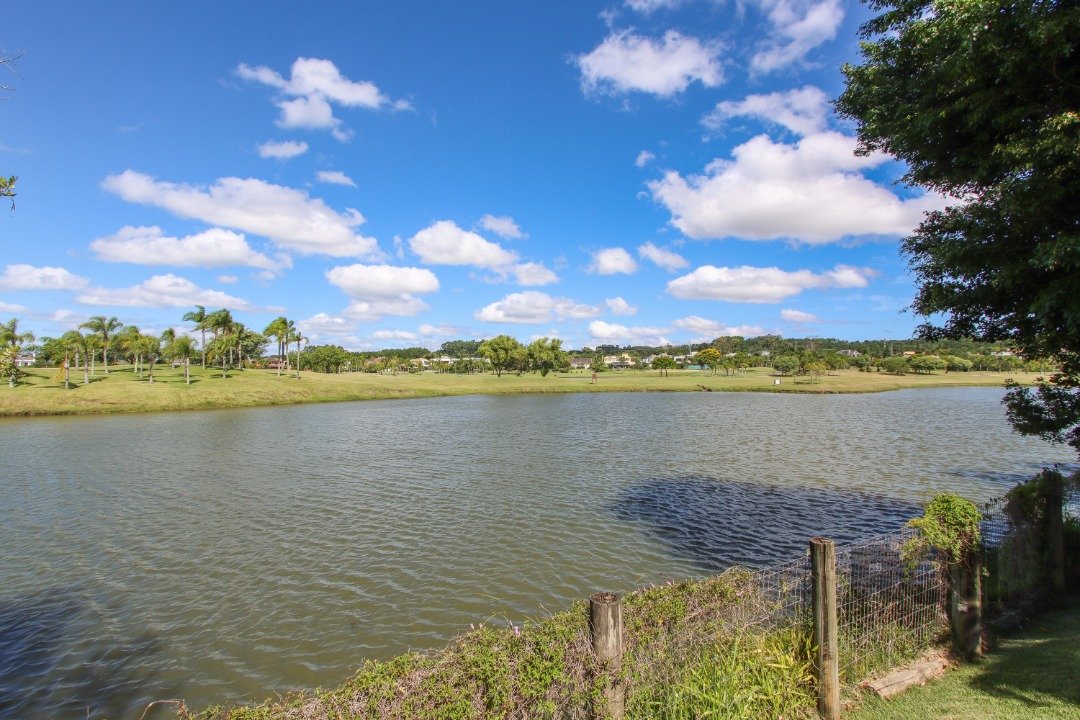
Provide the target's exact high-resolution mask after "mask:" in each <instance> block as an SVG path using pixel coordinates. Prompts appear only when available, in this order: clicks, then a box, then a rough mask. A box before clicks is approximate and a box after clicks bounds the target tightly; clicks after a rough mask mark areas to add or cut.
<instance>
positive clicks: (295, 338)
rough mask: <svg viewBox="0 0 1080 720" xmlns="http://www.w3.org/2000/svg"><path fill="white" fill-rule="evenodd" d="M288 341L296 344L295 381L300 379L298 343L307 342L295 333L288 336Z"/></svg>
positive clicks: (301, 335)
mask: <svg viewBox="0 0 1080 720" xmlns="http://www.w3.org/2000/svg"><path fill="white" fill-rule="evenodd" d="M289 339H290V340H292V341H293V342H295V343H296V379H297V380H299V379H300V343H303V342H307V340H308V339H307V338H306V337H304V336H303V334H302V333H300V332H298V331H295V332H293V334H292V335H290V336H289Z"/></svg>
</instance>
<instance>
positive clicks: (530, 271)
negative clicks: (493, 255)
mask: <svg viewBox="0 0 1080 720" xmlns="http://www.w3.org/2000/svg"><path fill="white" fill-rule="evenodd" d="M513 273H514V277H515V278H516V280H517V284H518V285H521V286H522V287H538V286H540V285H550V284H551V283H555V282H559V276H558V275H556V274H555V272H554V271H553V270H550V269H548V268H547V267H545V265H544V264H543V263H535V262H528V263H521V264H519V265H515V266H514V268H513Z"/></svg>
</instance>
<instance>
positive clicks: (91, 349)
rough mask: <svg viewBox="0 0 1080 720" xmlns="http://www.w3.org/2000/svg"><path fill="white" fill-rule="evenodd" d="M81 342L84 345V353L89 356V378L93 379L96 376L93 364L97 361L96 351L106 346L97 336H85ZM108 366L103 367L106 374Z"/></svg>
mask: <svg viewBox="0 0 1080 720" xmlns="http://www.w3.org/2000/svg"><path fill="white" fill-rule="evenodd" d="M83 342H84V343H85V344H86V352H87V353H89V355H90V376H91V377H93V376H94V375H95V374H96V369H95V368H96V366H95V365H94V363H95V362H96V361H97V351H98V350H103V349H104V348H105V347H106V345H105V343H103V342H102V341H101V336H99V335H86V336H85V340H83ZM108 370H109V368H108V366H106V367H105V372H106V373H108Z"/></svg>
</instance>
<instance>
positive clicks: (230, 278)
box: [217, 275, 240, 285]
mask: <svg viewBox="0 0 1080 720" xmlns="http://www.w3.org/2000/svg"><path fill="white" fill-rule="evenodd" d="M238 280H240V278H238V277H236V276H235V275H218V276H217V281H218V282H219V283H221V284H222V285H235V284H236V283H237V281H238Z"/></svg>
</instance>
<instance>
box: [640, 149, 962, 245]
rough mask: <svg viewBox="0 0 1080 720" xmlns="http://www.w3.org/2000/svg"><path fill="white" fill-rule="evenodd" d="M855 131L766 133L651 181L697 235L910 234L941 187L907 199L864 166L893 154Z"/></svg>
mask: <svg viewBox="0 0 1080 720" xmlns="http://www.w3.org/2000/svg"><path fill="white" fill-rule="evenodd" d="M856 144H857V141H856V139H855V138H854V137H849V136H846V135H841V134H839V133H835V132H821V133H817V134H813V135H809V136H807V137H804V138H802V139H800V140H799V141H798V142H797V143H795V144H785V143H776V142H773V141H772V140H770V139H769V138H768V137H767V136H765V135H759V136H757V137H755V138H752V139H751V140H749V141H747V142H745V143H743V144H742V145H739V146H738V147H736V148H735V149H734V151H733V153H732V154H733V156H734V158H733V159H732V160H720V159H717V160H714V161H713V162H711V163H709V164H708V165H707V166H706V167H705V172H704V174H702V175H691V176H688V177H686V178H684V177H682V176H681V175H680V174H679V173H677V172H674V171H670V172H668V173H666V174H665V175H664V177H663V178H662V179H660V180H655V181H653V182H650V183H649V189H650V190H651V191H652V195H653V198H654V199H655V200H656V201H658V202H659V203H661V204H663V205H664V206H665V207H666V208H667V209H668V211H669V212H671V214H672V220H671V223H672V224H673V225H674V226H675V227H677V228H678V229H679V230H681V231H682V232H683V233H684V234H685V235H687V236H688V237H692V238H696V239H709V238H725V237H738V238H743V239H747V240H778V239H788V240H792V241H795V242H803V243H807V244H812V245H817V244H824V243H829V242H835V241H837V240H841V239H843V238H847V237H852V236H860V235H863V236H865V235H906V234H908V233H910V232H911V230H912V229H913V228H914V227H915V226H916V225H917V224H918V223H919V222H920V221H921V219H922V216H923V213H925V212H926V211H927V210H932V209H939V208H941V207H943V206H944V205H945V203H944V201H943V199H942V198H940V197H939V196H937V195H923V196H920V197H915V198H911V199H906V200H905V199H901V198H899V197H897V196H896V195H894V194H893V193H891V192H890V191H889V190H887V189H885V188H884V187H881V186H880V185H877V184H875V183H874V182H872V181H871V180H869V179H867V178H866V177H864V176H863V175H862V174H861V171H863V170H866V169H869V168H872V167H874V166H877V165H880V164H882V163H884V162H886V161H887V160H888V158H887V157H886V156H884V155H881V154H874V155H870V156H867V157H859V156H856V155H855V148H856Z"/></svg>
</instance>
